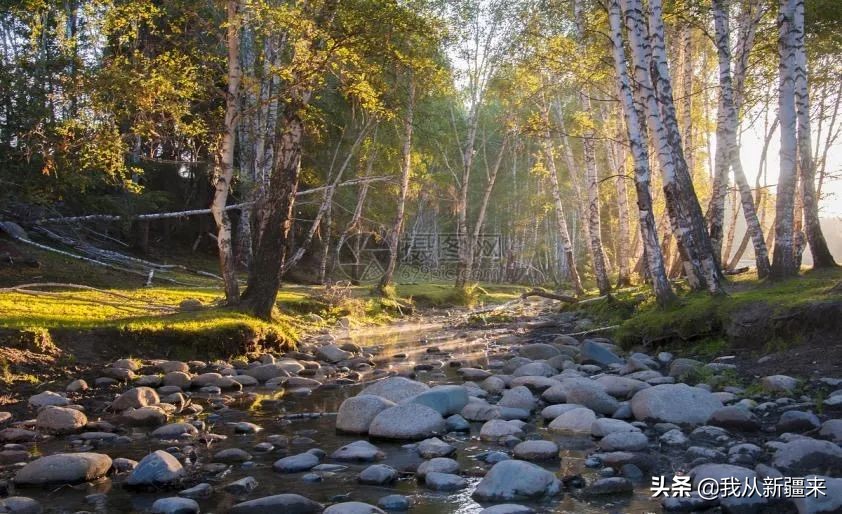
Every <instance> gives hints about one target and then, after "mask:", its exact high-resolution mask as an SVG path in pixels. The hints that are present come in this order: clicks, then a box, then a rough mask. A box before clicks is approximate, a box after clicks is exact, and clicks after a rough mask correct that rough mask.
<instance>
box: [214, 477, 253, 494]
mask: <svg viewBox="0 0 842 514" xmlns="http://www.w3.org/2000/svg"><path fill="white" fill-rule="evenodd" d="M257 485H258V483H257V479H256V478H254V477H243V478H241V479H239V480H235V481H233V482H231V483H229V484H226V485H225V486H224V487H223V488H222V490H223V491H225V492H227V493H229V494H233V495H234V496H246V495H247V494H249V493H251V492H252V491H254V490H255V489H257Z"/></svg>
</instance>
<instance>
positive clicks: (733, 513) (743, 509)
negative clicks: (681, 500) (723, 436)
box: [690, 464, 770, 514]
mask: <svg viewBox="0 0 842 514" xmlns="http://www.w3.org/2000/svg"><path fill="white" fill-rule="evenodd" d="M690 477H691V479H692V481H693V488H694V489H698V487H699V484H700V483H701V482H702V481H716V482H717V483H719V484H721V483H722V480H723V479H725V478H728V479H729V480H732V479H736V481H735V484H739V485H736V487H735V488H732V489H731V491H730V494H727V495H726V494H722V493H723V491H720V495H719V504H720V506H721V507H722V510H723V512H727V513H729V514H751V513H754V512H760V511H762V509H763V508H764V507H765V506H766V505H767V504H768V503H769V502H770V498H768V497H764V496H763V488H762V487H761V488H760V490H759V491H757V492H755V491H754V490H753V489H752V488H751V484H752V483H753V482H754V481H756V482H757V483H758V485H759V484H762V480H761V479H758V477H757V473H756V472H755V471H754V470H751V469H748V468H743V467H740V466H733V465H730V464H702V465H701V466H696V467H695V468H693V469H692V470H690Z"/></svg>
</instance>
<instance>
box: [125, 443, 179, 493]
mask: <svg viewBox="0 0 842 514" xmlns="http://www.w3.org/2000/svg"><path fill="white" fill-rule="evenodd" d="M182 476H184V467H183V466H182V465H181V463H180V462H179V461H178V459H176V458H175V457H173V456H172V454H170V453H168V452H166V451H164V450H155V451H154V452H152V453H150V454H149V455H147V456H146V457H144V458H143V459H141V460H140V462H138V463H137V467H135V468H134V471H132V473H131V475H129V478H128V479H127V480H126V484H127V485H130V486H139V487H147V486H154V487H160V486H167V485H170V484H173V483H175V482H177V481H178V480H180V479H181V477H182Z"/></svg>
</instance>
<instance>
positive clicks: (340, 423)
mask: <svg viewBox="0 0 842 514" xmlns="http://www.w3.org/2000/svg"><path fill="white" fill-rule="evenodd" d="M394 406H395V402H393V401H391V400H387V399H385V398H383V397H380V396H375V395H370V394H360V395H357V396H352V397H351V398H348V399H346V400H345V401H343V402H342V405H340V406H339V411H338V412H337V414H336V428H337V429H339V430H341V431H343V432H350V433H354V434H366V433H368V427H369V426H370V425H371V422H372V421H374V418H375V417H376V416H377V415H378V414H380V413H381V412H383V411H384V410H386V409H388V408H389V407H394Z"/></svg>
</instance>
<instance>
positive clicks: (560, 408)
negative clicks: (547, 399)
mask: <svg viewBox="0 0 842 514" xmlns="http://www.w3.org/2000/svg"><path fill="white" fill-rule="evenodd" d="M580 408H582V406H581V405H576V404H575V403H559V404H556V405H547V406H546V407H544V409H543V410H541V417H542V418H544V419H545V420H549V421H552V420H554V419H555V418H557V417H559V416H561V415H562V414H564V413H565V412H567V411H571V410H573V409H580Z"/></svg>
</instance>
